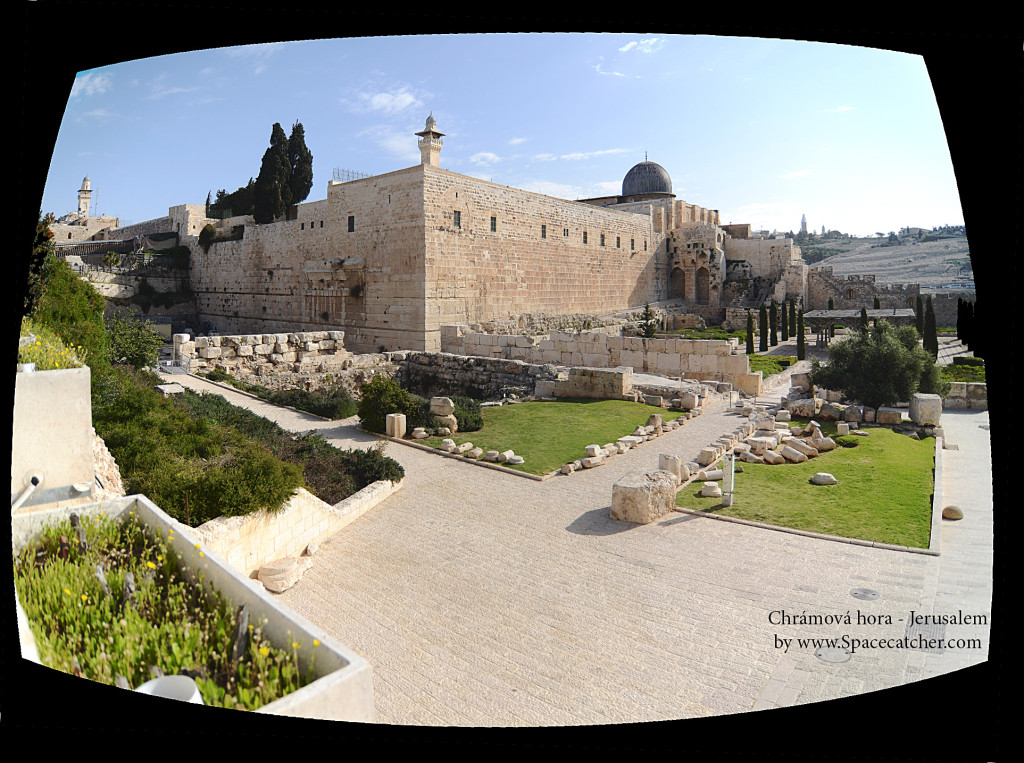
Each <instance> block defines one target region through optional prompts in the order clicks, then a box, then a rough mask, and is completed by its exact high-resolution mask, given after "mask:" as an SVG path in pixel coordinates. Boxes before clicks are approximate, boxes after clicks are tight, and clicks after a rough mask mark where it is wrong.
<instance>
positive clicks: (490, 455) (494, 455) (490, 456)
mask: <svg viewBox="0 0 1024 763" xmlns="http://www.w3.org/2000/svg"><path fill="white" fill-rule="evenodd" d="M500 455H501V454H500V453H498V451H496V450H489V451H487V452H486V453H485V454H484V458H483V460H484V461H491V462H495V461H497V460H498V456H500Z"/></svg>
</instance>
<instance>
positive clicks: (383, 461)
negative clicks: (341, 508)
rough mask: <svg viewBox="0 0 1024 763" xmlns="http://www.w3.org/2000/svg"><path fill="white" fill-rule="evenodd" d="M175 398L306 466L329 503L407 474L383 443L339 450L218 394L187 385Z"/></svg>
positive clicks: (306, 475)
mask: <svg viewBox="0 0 1024 763" xmlns="http://www.w3.org/2000/svg"><path fill="white" fill-rule="evenodd" d="M175 403H176V404H177V405H179V406H181V407H183V408H185V409H186V410H188V411H189V413H190V414H191V415H192V416H195V417H196V418H199V419H202V420H204V421H211V422H216V423H218V424H221V425H224V426H230V427H232V428H233V429H235V430H237V431H238V432H240V433H242V434H244V435H245V436H246V437H250V438H253V439H254V440H257V441H259V442H260V443H262V444H263V445H264V446H266V447H267V448H268V449H269V450H270V452H272V453H273V454H274V455H275V456H276V457H277V458H280V459H281V460H282V461H285V462H287V463H289V464H295V465H296V466H298V467H299V468H301V469H302V475H303V479H304V480H305V485H306V488H307V489H308V490H309V491H310V492H312V493H313V494H314V495H316V496H317V497H318V498H320V499H321V500H323V501H326V502H327V503H330V504H335V503H337V502H338V501H341V500H343V499H345V498H348V496H350V495H352V493H354V492H356V491H357V490H361V489H362V488H364V487H366V486H367V485H370V484H372V483H374V482H376V481H377V480H391V481H392V482H397V481H399V480H401V479H402V477H404V476H405V470H404V469H403V468H402V466H401V464H399V463H398V462H397V461H395V460H394V459H393V458H389V457H388V456H385V455H384V454H383V452H382V450H381V449H377V448H375V449H370V450H366V451H364V450H360V449H354V450H341V449H339V448H336V447H334V446H333V445H331V444H330V443H329V442H327V440H325V439H324V437H323V436H322V435H321V434H319V433H318V432H310V433H308V434H306V435H303V436H301V437H297V438H295V437H292V435H291V434H289V433H288V432H286V431H285V430H284V429H282V428H281V427H280V426H278V425H277V424H276V423H275V422H273V421H270V420H268V419H265V418H263V417H262V416H258V415H257V414H255V413H253V412H252V411H249V410H246V409H245V408H238V407H236V406H234V405H231V404H230V403H229V402H227V401H226V400H225V399H224V398H223V397H221V396H220V395H211V394H205V395H198V394H196V393H194V392H191V391H189V390H186V391H185V392H184V393H182V394H180V395H176V396H175Z"/></svg>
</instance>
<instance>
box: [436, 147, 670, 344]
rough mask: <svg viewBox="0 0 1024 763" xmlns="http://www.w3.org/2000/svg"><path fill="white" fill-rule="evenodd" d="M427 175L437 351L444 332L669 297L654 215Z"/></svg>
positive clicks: (452, 176)
mask: <svg viewBox="0 0 1024 763" xmlns="http://www.w3.org/2000/svg"><path fill="white" fill-rule="evenodd" d="M423 169H424V170H425V174H424V182H425V190H424V193H425V198H426V199H427V203H426V204H425V210H424V214H425V217H426V219H425V221H424V223H425V236H426V253H425V256H426V271H425V285H426V293H427V294H428V295H432V296H431V298H430V300H429V305H428V312H427V316H426V326H425V329H426V333H427V337H428V340H427V344H428V346H427V349H440V327H441V326H442V325H447V324H452V323H476V322H482V321H490V320H499V319H504V318H507V317H508V316H509V315H513V314H521V313H548V314H557V313H563V314H565V313H596V312H613V311H615V310H622V309H627V308H629V307H635V306H636V305H642V304H643V303H644V302H645V301H657V300H658V299H659V297H660V296H661V294H662V288H663V287H662V284H663V283H664V269H663V268H659V267H658V266H657V264H656V263H658V262H659V261H660V260H659V258H657V257H655V252H656V251H657V250H658V246H659V243H660V236H659V235H658V234H655V232H654V229H653V225H652V219H651V217H650V216H649V215H644V214H633V213H629V212H621V211H615V210H611V209H608V208H604V207H598V206H594V205H591V204H584V203H578V202H571V201H566V200H564V199H557V198H554V197H550V196H544V195H542V194H537V193H531V192H528V191H523V190H519V189H516V188H509V187H507V186H502V185H498V184H496V183H490V182H486V181H482V180H477V179H475V178H470V177H466V176H464V175H459V174H457V173H454V172H449V171H447V170H443V169H439V168H436V167H425V168H423ZM492 228H493V230H492Z"/></svg>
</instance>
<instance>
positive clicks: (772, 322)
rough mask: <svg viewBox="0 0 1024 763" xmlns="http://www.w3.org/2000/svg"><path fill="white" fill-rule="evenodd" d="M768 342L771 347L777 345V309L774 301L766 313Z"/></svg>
mask: <svg viewBox="0 0 1024 763" xmlns="http://www.w3.org/2000/svg"><path fill="white" fill-rule="evenodd" d="M768 342H769V343H770V344H771V346H772V347H775V346H776V345H777V344H778V343H779V308H778V306H777V305H776V304H775V300H774V299H773V300H772V306H771V309H770V310H769V312H768Z"/></svg>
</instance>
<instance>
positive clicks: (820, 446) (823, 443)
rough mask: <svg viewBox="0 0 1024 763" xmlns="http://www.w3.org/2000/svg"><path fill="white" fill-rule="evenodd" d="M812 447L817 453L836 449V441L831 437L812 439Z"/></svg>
mask: <svg viewBox="0 0 1024 763" xmlns="http://www.w3.org/2000/svg"><path fill="white" fill-rule="evenodd" d="M813 442H814V448H815V450H817V451H818V452H819V453H827V452H828V451H830V450H835V449H836V441H835V440H833V439H832V438H831V437H822V438H821V439H820V440H814V441H813Z"/></svg>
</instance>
